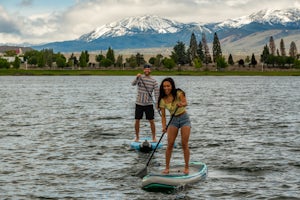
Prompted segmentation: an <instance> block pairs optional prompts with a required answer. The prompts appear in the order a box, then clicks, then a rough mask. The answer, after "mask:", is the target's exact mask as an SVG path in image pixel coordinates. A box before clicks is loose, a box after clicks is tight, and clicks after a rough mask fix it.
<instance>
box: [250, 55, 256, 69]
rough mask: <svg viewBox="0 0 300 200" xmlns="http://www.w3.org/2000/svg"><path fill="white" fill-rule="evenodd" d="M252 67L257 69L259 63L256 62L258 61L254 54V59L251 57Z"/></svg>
mask: <svg viewBox="0 0 300 200" xmlns="http://www.w3.org/2000/svg"><path fill="white" fill-rule="evenodd" d="M251 65H252V66H253V67H255V66H256V65H257V61H256V59H255V56H254V53H253V54H252V57H251Z"/></svg>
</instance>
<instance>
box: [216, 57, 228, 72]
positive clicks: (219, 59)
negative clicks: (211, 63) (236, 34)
mask: <svg viewBox="0 0 300 200" xmlns="http://www.w3.org/2000/svg"><path fill="white" fill-rule="evenodd" d="M216 63H217V69H218V70H220V69H224V68H225V67H227V66H228V64H227V62H226V60H225V57H224V56H218V57H217V58H216Z"/></svg>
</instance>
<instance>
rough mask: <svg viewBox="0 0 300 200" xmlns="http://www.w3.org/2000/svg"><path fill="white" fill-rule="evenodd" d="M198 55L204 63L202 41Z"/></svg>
mask: <svg viewBox="0 0 300 200" xmlns="http://www.w3.org/2000/svg"><path fill="white" fill-rule="evenodd" d="M197 55H198V57H199V58H200V60H201V61H204V57H205V56H204V53H203V45H202V42H201V41H200V42H199V44H198V48H197Z"/></svg>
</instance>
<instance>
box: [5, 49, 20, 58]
mask: <svg viewBox="0 0 300 200" xmlns="http://www.w3.org/2000/svg"><path fill="white" fill-rule="evenodd" d="M4 55H5V56H10V57H12V56H16V55H17V52H16V51H15V50H8V51H5V53H4Z"/></svg>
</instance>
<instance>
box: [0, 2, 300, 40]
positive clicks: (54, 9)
mask: <svg viewBox="0 0 300 200" xmlns="http://www.w3.org/2000/svg"><path fill="white" fill-rule="evenodd" d="M291 7H296V8H300V0H284V1H283V0H272V1H270V0H0V44H2V45H3V44H8V45H11V44H23V45H24V46H26V45H29V44H42V43H48V42H56V41H66V40H74V39H78V38H79V37H80V36H81V35H83V34H85V33H89V32H91V31H93V30H94V29H96V28H97V27H99V26H102V25H105V24H108V23H112V22H114V21H118V20H121V19H124V18H127V17H133V16H142V15H158V16H161V17H163V18H167V19H170V20H175V21H178V22H182V23H189V22H198V23H208V22H220V21H224V20H226V19H234V18H238V17H242V16H248V15H250V14H252V13H254V12H257V11H259V10H262V9H284V8H291Z"/></svg>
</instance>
